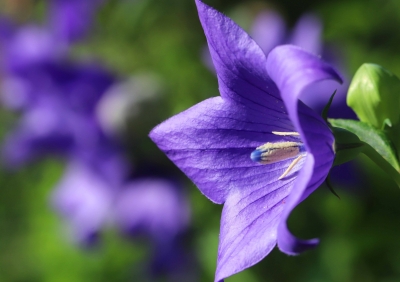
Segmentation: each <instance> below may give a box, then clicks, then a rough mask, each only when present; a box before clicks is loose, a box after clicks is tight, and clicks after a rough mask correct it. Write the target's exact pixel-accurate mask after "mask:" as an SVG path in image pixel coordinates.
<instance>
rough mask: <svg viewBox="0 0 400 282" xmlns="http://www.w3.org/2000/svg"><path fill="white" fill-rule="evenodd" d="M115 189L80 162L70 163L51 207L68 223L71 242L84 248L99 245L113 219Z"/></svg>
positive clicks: (56, 190) (55, 192)
mask: <svg viewBox="0 0 400 282" xmlns="http://www.w3.org/2000/svg"><path fill="white" fill-rule="evenodd" d="M114 190H115V187H112V186H110V183H109V181H108V180H107V179H106V178H104V177H102V175H101V174H99V173H97V172H95V171H93V170H92V169H91V168H90V167H89V166H87V165H85V164H84V163H82V162H80V161H75V160H74V161H71V162H70V163H69V165H68V167H67V170H66V172H65V174H64V176H63V178H62V179H61V181H60V182H59V183H58V185H57V186H56V189H55V190H54V192H53V197H52V204H53V206H54V208H55V210H56V211H57V212H59V213H60V214H61V215H62V216H63V217H64V218H65V219H66V221H67V223H68V226H69V228H70V229H71V232H72V238H73V240H75V241H76V242H77V243H79V244H82V245H91V244H93V243H95V242H96V239H97V238H98V234H99V231H100V230H101V228H103V227H104V225H105V224H106V222H107V220H109V219H110V218H109V217H110V208H111V205H112V201H113V195H114V193H115V191H114Z"/></svg>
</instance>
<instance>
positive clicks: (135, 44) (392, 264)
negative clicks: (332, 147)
mask: <svg viewBox="0 0 400 282" xmlns="http://www.w3.org/2000/svg"><path fill="white" fill-rule="evenodd" d="M206 2H207V3H208V4H210V5H212V6H214V7H216V8H217V9H219V10H220V11H223V12H224V13H226V14H227V15H230V16H232V17H233V19H234V20H236V21H237V22H239V23H244V25H246V22H247V23H248V22H249V21H248V20H247V19H245V18H240V15H246V13H240V12H238V7H242V8H243V7H246V6H248V5H250V6H251V7H255V6H254V5H255V4H254V2H250V1H245V0H242V1H239V0H235V1H232V0H215V1H211V0H210V1H206ZM260 3H261V4H260ZM4 5H5V4H4V1H3V2H2V3H1V5H0V7H5V6H4ZM257 5H261V6H273V7H275V8H276V9H278V10H279V11H280V12H281V13H282V14H283V15H284V17H285V18H286V20H287V21H288V23H290V24H292V25H293V24H294V23H295V21H296V20H297V18H298V17H299V16H300V15H301V14H302V13H304V12H306V11H314V12H316V13H318V14H319V15H320V16H321V18H322V21H323V23H324V26H325V28H324V38H325V39H326V41H327V42H329V43H331V44H333V45H334V46H335V47H337V48H338V50H339V52H340V54H341V56H342V58H344V59H343V63H344V65H345V66H346V67H347V70H348V74H349V75H350V76H351V75H353V74H354V72H355V70H356V69H357V68H358V67H359V66H360V65H361V64H362V63H364V62H374V63H377V64H380V65H382V66H384V67H385V68H386V69H389V70H390V71H392V72H393V73H395V74H397V75H399V74H400V56H398V46H399V45H400V32H399V30H400V1H396V0H384V1H382V0H346V1H344V0H343V1H333V0H327V1H322V0H318V1H317V0H307V1H289V0H284V1H282V0H281V1H277V0H275V1H271V2H270V3H267V2H265V1H264V2H259V3H258V4H257ZM250 6H249V7H250ZM26 7H28V6H26ZM32 9H33V10H31V11H30V13H28V11H25V10H24V13H23V14H24V16H23V18H24V20H25V19H26V18H29V17H33V18H35V17H36V18H40V17H41V16H42V15H43V11H44V9H45V5H44V2H43V1H39V2H38V3H37V5H34V6H33V7H32ZM13 13H16V12H15V11H14V10H13ZM27 14H29V15H30V16H27ZM204 44H205V37H204V34H203V31H202V29H201V26H200V22H199V20H198V17H197V11H196V8H195V4H194V1H188V0H169V1H161V0H158V1H156V0H131V1H130V0H120V1H117V0H109V1H107V2H106V4H105V5H104V7H103V8H102V9H101V10H100V11H99V14H98V17H97V21H96V25H95V26H94V30H93V33H92V34H91V35H90V36H89V37H88V38H86V39H85V40H84V41H83V42H80V43H79V44H78V45H77V46H75V48H74V50H73V57H74V58H76V59H80V60H82V59H88V58H97V59H99V60H101V61H102V62H103V63H104V64H105V65H106V66H107V67H108V68H109V69H111V70H113V71H115V72H116V73H117V74H118V75H119V77H120V78H121V79H123V78H124V77H127V76H130V75H135V73H141V72H152V73H156V74H157V75H159V76H160V77H161V79H162V81H163V84H164V86H165V88H164V89H163V91H162V93H161V94H162V95H161V96H159V97H158V98H157V99H155V100H152V101H151V102H147V103H145V104H143V105H142V107H141V112H140V114H139V115H137V116H135V117H133V118H132V119H131V120H130V121H129V126H128V129H129V130H128V131H127V132H126V134H125V136H124V140H125V143H126V147H127V152H128V153H129V158H131V159H132V160H134V162H135V166H136V167H137V168H138V169H140V167H141V166H145V165H146V164H148V163H157V165H158V166H161V167H162V168H163V169H164V173H165V174H173V175H176V176H177V177H181V178H182V179H185V183H186V186H187V187H186V188H187V189H186V190H187V191H188V193H189V194H190V199H191V204H192V210H193V216H192V217H193V218H192V227H191V230H190V231H189V244H188V251H189V252H192V253H193V254H194V255H195V256H196V257H197V259H198V262H199V266H198V267H199V269H200V271H199V279H198V280H199V281H213V276H214V271H215V265H216V256H217V248H218V234H219V217H220V212H221V209H222V207H221V206H217V205H214V204H212V203H211V202H210V201H208V200H207V199H206V198H205V197H204V196H203V195H201V193H200V192H199V191H198V190H197V189H196V188H195V186H194V185H193V184H191V183H190V181H189V180H188V179H186V178H185V177H184V176H183V174H182V173H180V172H179V170H178V169H177V168H175V167H174V166H173V165H172V163H171V162H170V161H169V160H168V159H167V158H166V157H165V156H164V155H163V154H162V153H161V152H160V151H159V150H158V149H157V148H156V146H155V145H154V144H152V143H151V141H150V140H149V139H148V137H147V134H148V132H149V131H150V129H151V128H152V127H154V126H155V125H156V124H158V123H159V122H161V121H163V120H164V119H166V118H168V117H170V116H171V115H173V114H175V113H178V112H180V111H182V110H184V109H186V108H188V107H190V106H192V105H193V104H195V103H197V102H199V101H201V100H203V99H205V98H208V97H212V96H216V95H218V89H217V88H218V86H217V82H216V78H215V76H214V74H212V73H211V72H210V71H209V70H208V69H207V68H206V67H205V66H204V65H203V63H202V61H201V52H202V48H203V47H204ZM0 117H1V119H2V122H1V123H0V132H1V135H2V136H3V135H4V133H5V132H6V131H7V130H9V129H10V123H11V121H12V117H10V114H8V113H5V112H2V113H1V116H0ZM353 165H354V166H357V167H360V169H358V170H355V172H354V174H355V176H356V177H357V179H359V181H358V182H357V183H356V185H354V186H348V187H335V188H337V189H336V190H337V192H338V193H339V194H340V196H341V200H338V199H337V198H336V197H335V196H333V195H332V194H331V193H330V192H329V190H328V189H327V188H326V187H321V188H320V189H319V190H318V191H317V192H316V193H314V194H313V195H312V196H311V197H310V198H309V199H307V200H306V201H305V202H304V203H302V204H301V205H300V206H299V207H298V208H297V209H296V210H295V212H294V213H293V215H292V217H291V218H290V222H289V225H290V227H291V229H292V231H293V232H294V234H297V235H299V236H300V237H304V238H312V237H319V238H320V239H321V244H320V246H319V247H318V248H317V249H315V250H312V251H309V252H307V253H305V254H303V255H300V256H297V257H288V256H286V255H284V254H282V253H280V252H279V250H278V249H275V250H274V251H273V252H272V253H271V254H270V255H269V256H268V257H267V258H266V259H264V260H263V261H262V262H260V263H259V264H257V265H256V266H254V267H252V268H251V269H249V270H246V271H244V272H242V273H240V274H238V275H235V276H233V277H231V278H228V279H226V281H227V282H235V281H237V282H239V281H247V282H261V281H263V282H267V281H309V282H317V281H326V282H339V281H340V282H347V281H349V282H350V281H351V282H354V281H355V282H357V281H360V282H361V281H362V282H369V281H371V282H372V281H381V282H390V281H392V282H394V281H400V241H399V240H398V236H399V235H398V234H399V233H400V224H399V218H400V205H399V204H398V203H399V202H400V191H399V190H398V189H397V188H396V186H395V185H394V183H392V181H390V180H387V179H386V178H385V177H386V176H385V174H384V173H383V172H382V171H381V170H380V168H378V167H377V166H375V165H374V164H373V163H371V162H370V161H369V160H368V159H367V158H363V157H359V158H358V159H356V161H354V163H353ZM62 169H63V164H62V162H60V161H59V160H45V161H41V162H39V163H34V164H32V165H30V166H27V167H25V168H24V169H23V170H21V171H18V172H9V171H6V170H1V171H0V181H1V197H0V281H17V282H18V281H142V280H140V278H139V279H138V277H139V276H138V275H139V274H138V273H139V272H140V268H141V261H142V260H143V259H145V258H146V255H147V253H148V246H146V245H145V244H144V245H143V244H140V243H138V242H131V241H128V240H124V239H123V238H122V237H121V236H119V234H117V232H116V231H115V230H112V229H110V230H106V231H105V232H104V234H103V236H102V237H103V238H102V239H103V241H102V243H101V245H100V246H98V247H96V248H94V249H79V248H77V247H76V246H74V245H73V244H72V242H70V241H68V238H66V236H65V232H63V224H62V222H61V221H60V220H59V218H58V217H57V216H56V215H55V214H54V212H53V211H52V209H51V207H50V205H49V199H48V197H49V193H50V191H51V189H52V187H53V185H54V184H55V183H56V181H57V180H58V179H59V177H60V175H61V173H62ZM360 179H361V180H360Z"/></svg>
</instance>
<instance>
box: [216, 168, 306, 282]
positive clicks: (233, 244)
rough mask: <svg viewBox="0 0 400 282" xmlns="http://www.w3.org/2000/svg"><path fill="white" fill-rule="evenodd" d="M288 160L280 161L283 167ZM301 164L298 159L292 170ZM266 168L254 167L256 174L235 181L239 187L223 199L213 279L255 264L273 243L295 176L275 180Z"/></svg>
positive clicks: (275, 177)
mask: <svg viewBox="0 0 400 282" xmlns="http://www.w3.org/2000/svg"><path fill="white" fill-rule="evenodd" d="M290 162H291V161H289V162H288V161H284V162H283V163H284V166H285V167H287V166H288V165H289V163H290ZM302 165H303V164H302V161H301V162H300V163H298V164H297V165H296V166H295V168H294V171H296V172H297V171H298V170H299V169H300V168H301V167H302ZM269 167H270V165H266V166H259V167H254V168H253V170H254V171H255V172H254V173H259V174H258V175H256V176H257V177H253V178H252V179H251V180H249V179H241V180H237V182H240V185H241V187H240V189H234V190H232V191H231V193H230V194H229V197H228V199H227V201H226V202H225V205H224V209H223V212H222V218H221V232H220V245H219V250H218V265H217V271H216V279H215V281H220V280H221V279H223V278H225V277H228V276H231V275H233V274H235V273H238V272H240V271H242V270H244V269H246V268H248V267H250V266H252V265H254V264H256V263H257V262H259V261H260V260H262V259H263V258H264V257H265V256H267V255H268V254H269V252H270V251H271V250H272V249H273V248H274V247H275V245H276V240H277V231H278V225H279V223H280V220H281V213H282V211H283V209H284V207H285V202H286V198H287V197H288V195H289V193H290V192H291V190H292V187H293V183H294V181H295V180H296V178H295V177H287V178H284V179H282V180H278V176H277V175H274V176H272V171H269V169H270V168H269ZM263 170H264V171H263ZM296 174H297V173H295V174H291V175H292V176H295V175H296Z"/></svg>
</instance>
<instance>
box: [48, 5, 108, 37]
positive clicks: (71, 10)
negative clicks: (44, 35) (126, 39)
mask: <svg viewBox="0 0 400 282" xmlns="http://www.w3.org/2000/svg"><path fill="white" fill-rule="evenodd" d="M102 2H104V1H103V0H84V1H82V0H50V10H49V17H50V23H49V26H50V27H51V28H52V29H53V31H54V34H56V35H57V36H58V37H59V39H61V40H63V41H65V42H71V41H75V40H78V39H81V38H82V37H83V36H85V35H86V34H87V33H88V31H89V29H90V27H91V26H92V22H93V18H94V17H95V14H96V11H97V9H98V7H99V6H100V5H101V4H102Z"/></svg>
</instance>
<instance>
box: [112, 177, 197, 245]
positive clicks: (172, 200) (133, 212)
mask: <svg viewBox="0 0 400 282" xmlns="http://www.w3.org/2000/svg"><path fill="white" fill-rule="evenodd" d="M115 213H116V214H115V216H116V220H117V223H118V225H119V226H120V228H121V230H124V231H125V232H126V233H127V234H131V235H134V236H139V235H143V234H144V235H146V237H147V236H149V237H150V238H152V240H153V241H155V242H156V243H157V244H160V245H163V244H164V243H167V244H168V243H171V241H173V240H174V238H175V237H176V236H178V234H179V233H181V232H183V231H184V230H186V229H187V227H188V224H189V215H190V210H189V204H188V203H187V200H186V198H185V197H184V195H183V194H182V191H180V189H179V187H177V185H176V184H174V183H172V182H171V181H167V180H164V179H156V178H148V179H146V178H144V179H139V180H135V181H131V182H130V183H129V184H127V185H125V186H124V187H123V189H122V190H121V192H120V193H119V195H118V197H117V200H116V208H115Z"/></svg>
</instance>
